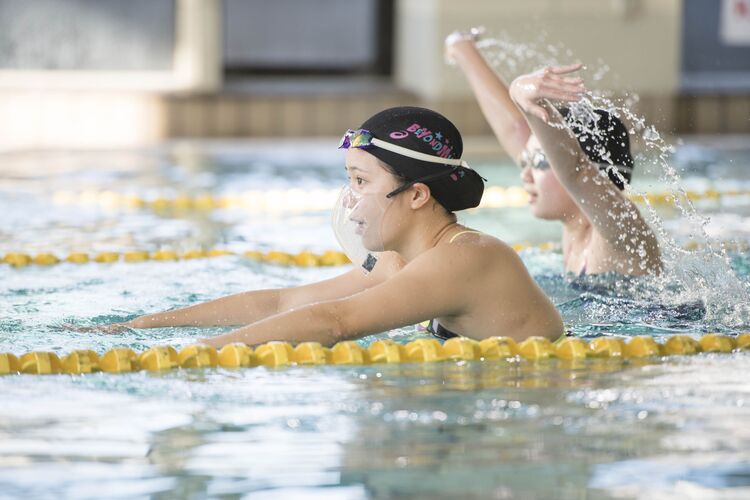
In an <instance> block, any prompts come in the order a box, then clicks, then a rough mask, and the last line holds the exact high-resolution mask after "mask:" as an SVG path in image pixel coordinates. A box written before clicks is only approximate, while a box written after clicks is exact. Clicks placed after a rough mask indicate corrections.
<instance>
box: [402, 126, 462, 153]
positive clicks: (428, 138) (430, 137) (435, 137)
mask: <svg viewBox="0 0 750 500" xmlns="http://www.w3.org/2000/svg"><path fill="white" fill-rule="evenodd" d="M409 133H411V134H413V135H414V136H415V137H416V138H417V139H421V140H422V141H423V142H426V143H427V144H429V146H430V147H431V148H432V150H433V151H435V152H436V153H437V155H438V156H439V157H441V158H453V148H452V147H451V146H448V143H449V142H450V141H449V140H448V138H447V137H443V134H441V133H440V132H435V133H433V132H432V131H431V130H429V129H427V128H424V127H422V126H421V125H420V124H419V123H413V124H411V125H410V126H409V127H408V128H407V129H406V130H397V131H394V132H391V133H390V138H391V139H396V140H398V139H405V138H406V137H409Z"/></svg>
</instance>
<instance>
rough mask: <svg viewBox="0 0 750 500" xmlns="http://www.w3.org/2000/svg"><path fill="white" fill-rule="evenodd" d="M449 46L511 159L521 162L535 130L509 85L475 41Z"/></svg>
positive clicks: (464, 41)
mask: <svg viewBox="0 0 750 500" xmlns="http://www.w3.org/2000/svg"><path fill="white" fill-rule="evenodd" d="M447 49H448V50H450V56H451V58H452V59H453V60H454V61H455V62H456V64H457V65H458V67H459V68H461V70H462V71H463V73H464V75H465V76H466V79H467V80H468V81H469V85H470V86H471V90H472V91H473V92H474V96H475V97H476V99H477V102H478V103H479V107H480V108H481V110H482V114H484V117H485V119H486V120H487V122H488V123H489V124H490V127H491V128H492V131H493V132H494V134H495V137H497V139H498V141H500V144H501V145H502V147H503V149H504V150H505V151H506V152H507V153H508V154H509V155H510V156H511V158H513V160H515V161H517V160H518V157H519V156H520V154H521V151H523V149H524V148H525V147H526V141H528V139H529V135H530V134H531V132H530V130H529V126H528V124H527V123H526V120H524V117H523V113H521V111H520V110H519V109H518V107H517V106H516V105H515V103H514V102H513V100H512V99H511V98H510V94H509V93H508V86H507V85H506V83H505V82H504V81H503V79H502V77H501V76H500V75H498V74H497V73H495V71H493V70H492V68H491V67H490V66H489V64H487V61H485V59H484V57H482V54H481V53H480V52H479V50H478V49H477V47H476V45H475V44H474V42H473V41H471V40H462V41H460V42H456V43H453V44H452V46H451V47H448V48H447Z"/></svg>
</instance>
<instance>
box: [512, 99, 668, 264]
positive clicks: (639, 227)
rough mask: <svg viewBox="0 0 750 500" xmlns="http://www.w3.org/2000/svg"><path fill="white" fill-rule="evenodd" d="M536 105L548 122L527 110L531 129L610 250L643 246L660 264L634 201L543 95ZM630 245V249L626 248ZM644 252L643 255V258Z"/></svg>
mask: <svg viewBox="0 0 750 500" xmlns="http://www.w3.org/2000/svg"><path fill="white" fill-rule="evenodd" d="M538 105H539V106H540V107H541V108H542V109H544V111H545V112H546V113H547V116H548V118H547V120H548V121H547V122H545V121H543V120H542V119H541V118H540V117H539V116H537V115H535V114H532V113H527V119H528V121H529V125H530V126H531V130H532V131H533V132H534V134H535V135H536V136H537V138H538V139H539V142H540V144H541V145H542V148H543V149H544V152H545V154H546V155H547V159H548V160H549V163H550V166H551V167H552V168H553V169H554V171H555V174H557V177H558V178H559V179H560V182H561V183H562V185H563V186H564V187H565V189H566V190H567V191H568V192H569V193H570V195H571V197H572V198H573V200H574V201H575V203H576V204H577V205H578V206H579V207H580V208H581V210H582V211H583V213H585V214H586V216H587V217H588V218H589V220H590V221H591V223H592V224H593V225H594V227H595V228H596V229H597V231H598V232H599V234H601V236H602V238H603V239H604V240H605V241H606V242H607V244H608V245H609V246H610V248H611V249H612V250H614V251H615V252H617V253H620V254H629V253H636V252H640V250H643V251H645V252H646V254H647V255H648V256H649V258H648V259H647V260H649V261H651V262H654V263H655V264H654V267H655V268H660V264H657V263H658V262H660V257H659V245H658V242H657V240H656V236H655V235H654V234H653V231H652V230H651V228H650V227H649V225H648V224H647V223H646V221H645V220H644V219H643V216H642V215H641V213H640V212H639V211H638V208H637V207H636V206H635V204H634V203H633V202H632V201H631V200H629V199H627V198H626V197H625V196H624V195H623V193H622V191H620V190H619V189H617V187H616V186H615V185H614V183H612V181H611V180H610V179H609V177H608V176H607V174H606V173H605V172H603V171H602V170H600V169H599V166H598V165H596V164H595V163H593V162H591V161H590V160H589V159H588V157H587V156H586V154H585V153H584V152H583V150H582V149H581V146H580V144H579V143H578V140H577V139H576V138H575V136H574V135H573V132H572V131H571V130H570V129H569V128H568V127H565V126H563V127H561V128H558V127H555V126H550V124H552V125H555V124H558V125H564V123H565V120H564V119H563V117H562V115H560V113H559V112H558V111H557V109H556V108H555V107H554V106H552V104H550V102H549V101H547V100H546V99H544V100H542V101H540V102H539V103H538ZM628 249H631V250H628ZM643 257H645V256H642V258H643Z"/></svg>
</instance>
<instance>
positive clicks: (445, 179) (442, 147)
mask: <svg viewBox="0 0 750 500" xmlns="http://www.w3.org/2000/svg"><path fill="white" fill-rule="evenodd" d="M360 128H363V129H365V130H369V131H370V132H371V133H372V135H373V137H374V138H376V139H380V140H381V141H385V142H388V143H391V144H395V145H397V146H401V147H403V148H407V149H409V150H411V151H416V152H419V153H422V154H427V155H430V156H433V157H441V158H446V159H454V160H455V159H460V158H461V154H462V153H463V141H462V139H461V134H460V133H459V131H458V129H457V128H456V126H455V125H453V123H451V121H450V120H448V119H447V118H446V117H444V116H443V115H441V114H440V113H436V112H435V111H432V110H429V109H425V108H418V107H411V106H399V107H396V108H390V109H386V110H384V111H381V112H380V113H377V114H375V115H373V116H372V117H370V118H368V119H367V120H366V121H365V122H364V123H363V124H362V126H361V127H360ZM366 151H367V152H368V153H370V154H371V155H373V156H375V157H376V158H377V159H379V160H380V161H382V162H384V163H386V164H388V166H390V167H391V168H392V169H393V170H394V171H395V172H396V173H397V174H398V175H400V176H402V177H404V178H406V179H408V180H409V181H418V182H419V179H421V178H423V177H427V176H431V175H434V174H437V173H439V172H441V171H442V172H445V175H444V176H439V177H437V178H432V179H429V180H426V181H425V182H424V183H425V184H426V185H427V186H429V188H430V193H431V194H432V197H433V198H435V200H437V202H438V203H440V204H441V205H442V206H443V207H445V208H446V210H448V211H450V212H454V211H456V210H463V209H466V208H473V207H476V206H478V205H479V202H480V201H481V199H482V193H483V192H484V181H483V180H482V177H481V176H480V175H479V174H477V173H476V172H475V171H474V170H472V169H470V168H466V167H463V166H454V165H447V164H440V163H432V162H429V161H422V160H417V159H414V158H409V157H407V156H404V155H400V154H398V153H395V152H393V151H388V150H385V149H382V148H379V147H377V146H375V145H371V146H369V147H367V148H366Z"/></svg>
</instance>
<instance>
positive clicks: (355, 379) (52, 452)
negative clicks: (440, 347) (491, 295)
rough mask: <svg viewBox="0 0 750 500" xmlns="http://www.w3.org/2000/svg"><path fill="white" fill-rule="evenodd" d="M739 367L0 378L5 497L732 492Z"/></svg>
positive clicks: (742, 481)
mask: <svg viewBox="0 0 750 500" xmlns="http://www.w3.org/2000/svg"><path fill="white" fill-rule="evenodd" d="M749 368H750V356H748V355H746V354H734V355H723V356H722V355H715V356H714V355H702V356H699V357H692V358H684V359H677V360H676V361H675V360H670V362H661V361H657V362H640V363H637V362H635V363H632V362H631V363H625V364H623V363H622V362H615V363H612V362H605V361H601V360H590V361H586V362H577V363H575V364H572V365H571V364H566V363H563V362H557V361H549V362H544V363H536V364H535V363H531V362H526V361H498V362H484V363H478V362H477V363H466V362H461V363H437V364H431V365H384V366H371V367H357V368H341V367H324V368H291V369H286V370H266V369H263V368H258V369H252V370H243V371H229V370H221V369H220V370H206V371H189V370H184V371H177V372H170V373H167V374H163V375H158V374H157V375H152V374H146V373H136V374H128V375H120V376H111V375H102V374H98V375H91V376H84V377H80V376H78V377H68V376H65V377H63V376H57V377H21V376H18V377H4V378H2V379H0V393H2V394H3V396H4V398H3V399H4V402H5V404H4V407H3V410H2V413H1V414H0V435H2V436H3V438H2V440H0V456H1V457H2V458H1V459H0V463H1V464H2V468H1V470H0V485H2V486H3V491H4V492H5V493H6V494H9V495H11V496H18V497H25V496H35V495H43V494H46V493H49V492H51V491H55V492H57V493H58V494H60V495H62V496H76V497H91V498H94V497H102V496H105V497H111V496H117V495H122V496H139V495H156V496H157V497H160V496H164V497H174V496H191V495H197V496H201V495H209V496H217V495H236V494H241V493H246V492H250V491H266V492H268V493H271V492H274V493H275V494H282V493H287V494H290V495H292V494H305V495H306V494H308V493H310V494H312V493H315V492H317V493H318V494H323V493H330V494H332V495H341V497H342V498H350V497H352V496H354V497H375V498H392V497H398V496H404V497H414V496H417V497H422V496H423V497H428V496H429V497H436V498H457V497H461V498H487V497H492V498H495V497H500V498H519V497H520V498H540V499H541V498H581V497H585V496H586V495H587V494H589V495H590V494H594V493H596V494H598V495H600V496H601V497H608V496H609V495H613V496H617V497H618V498H628V497H631V496H644V495H648V494H655V493H659V492H661V493H664V494H670V495H677V494H678V492H679V491H684V490H685V488H688V487H690V488H694V489H696V488H697V489H698V491H703V492H709V493H710V492H716V491H720V490H721V491H725V492H728V493H731V494H735V493H736V494H738V495H739V494H740V492H746V491H748V488H750V466H749V464H750V452H748V450H749V449H750V431H748V430H747V426H746V425H744V422H745V421H746V419H747V418H749V417H750V410H749V409H748V408H747V406H746V404H745V403H746V401H750V386H748V384H747V383H746V382H744V380H743V379H744V378H745V377H746V374H747V373H748V369H749ZM92 483H95V484H96V487H94V486H92Z"/></svg>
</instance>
